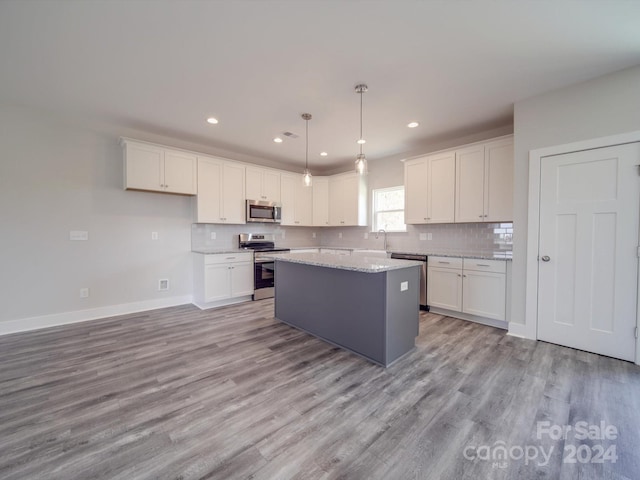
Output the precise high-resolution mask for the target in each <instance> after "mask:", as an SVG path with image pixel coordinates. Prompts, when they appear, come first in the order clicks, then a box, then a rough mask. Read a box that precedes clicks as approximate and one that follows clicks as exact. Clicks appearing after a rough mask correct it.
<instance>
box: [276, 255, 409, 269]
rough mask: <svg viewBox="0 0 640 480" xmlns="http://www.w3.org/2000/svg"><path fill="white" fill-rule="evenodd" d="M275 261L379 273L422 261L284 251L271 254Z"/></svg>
mask: <svg viewBox="0 0 640 480" xmlns="http://www.w3.org/2000/svg"><path fill="white" fill-rule="evenodd" d="M271 258H274V259H275V260H276V261H283V262H291V263H302V264H304V265H314V266H317V267H328V268H337V269H340V270H351V271H354V272H362V273H380V272H387V271H389V270H399V269H402V268H407V267H413V266H416V267H418V266H421V265H422V262H414V261H411V260H395V259H391V258H385V257H367V256H366V255H362V256H351V255H333V254H330V253H329V254H327V253H295V252H292V253H285V254H274V255H271Z"/></svg>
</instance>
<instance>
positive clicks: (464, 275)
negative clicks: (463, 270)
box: [458, 275, 467, 278]
mask: <svg viewBox="0 0 640 480" xmlns="http://www.w3.org/2000/svg"><path fill="white" fill-rule="evenodd" d="M458 276H459V275H458ZM462 276H463V277H464V278H467V276H466V275H462Z"/></svg>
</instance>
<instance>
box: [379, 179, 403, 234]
mask: <svg viewBox="0 0 640 480" xmlns="http://www.w3.org/2000/svg"><path fill="white" fill-rule="evenodd" d="M372 205H373V206H372V211H373V222H372V225H373V231H374V232H377V231H378V230H380V229H384V230H385V231H387V232H406V231H407V226H406V225H405V223H404V186H400V187H389V188H378V189H375V190H373V204H372Z"/></svg>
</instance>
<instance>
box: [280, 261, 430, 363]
mask: <svg viewBox="0 0 640 480" xmlns="http://www.w3.org/2000/svg"><path fill="white" fill-rule="evenodd" d="M273 258H274V259H275V260H276V262H275V317H276V318H277V319H278V320H280V321H282V322H284V323H287V324H289V325H291V326H293V327H296V328H299V329H301V330H303V331H305V332H308V333H310V334H312V335H315V336H317V337H319V338H321V339H323V340H326V341H328V342H329V343H332V344H334V345H337V346H339V347H342V348H345V349H347V350H349V351H351V352H353V353H356V354H358V355H360V356H362V357H364V358H366V359H368V360H370V361H372V362H374V363H377V364H379V365H382V366H385V367H387V366H389V365H391V364H392V363H393V362H394V361H396V360H398V359H399V358H400V357H402V356H403V355H405V354H406V353H408V352H409V351H411V350H412V349H413V348H414V347H415V337H416V336H417V335H418V321H419V287H420V266H421V263H420V262H412V261H407V260H392V259H389V258H378V257H367V256H359V257H351V256H339V255H331V254H320V253H290V254H286V255H274V256H273Z"/></svg>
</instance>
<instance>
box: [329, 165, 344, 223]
mask: <svg viewBox="0 0 640 480" xmlns="http://www.w3.org/2000/svg"><path fill="white" fill-rule="evenodd" d="M343 189H344V181H343V180H342V177H338V178H330V179H329V224H330V225H331V226H340V225H344V208H343V205H344V195H343Z"/></svg>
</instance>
